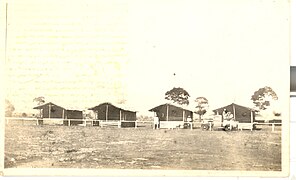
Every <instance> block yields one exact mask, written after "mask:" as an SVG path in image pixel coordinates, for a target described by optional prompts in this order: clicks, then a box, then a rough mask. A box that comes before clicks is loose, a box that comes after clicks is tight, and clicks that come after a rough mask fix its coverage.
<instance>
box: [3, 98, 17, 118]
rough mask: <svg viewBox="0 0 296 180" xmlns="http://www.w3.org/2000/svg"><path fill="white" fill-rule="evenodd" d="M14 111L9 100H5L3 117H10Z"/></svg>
mask: <svg viewBox="0 0 296 180" xmlns="http://www.w3.org/2000/svg"><path fill="white" fill-rule="evenodd" d="M14 110H15V108H14V106H13V104H12V103H11V102H10V101H9V100H7V99H5V116H6V117H11V116H12V113H13V111H14Z"/></svg>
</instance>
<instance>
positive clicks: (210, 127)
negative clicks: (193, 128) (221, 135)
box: [210, 122, 212, 131]
mask: <svg viewBox="0 0 296 180" xmlns="http://www.w3.org/2000/svg"><path fill="white" fill-rule="evenodd" d="M210 131H212V122H210Z"/></svg>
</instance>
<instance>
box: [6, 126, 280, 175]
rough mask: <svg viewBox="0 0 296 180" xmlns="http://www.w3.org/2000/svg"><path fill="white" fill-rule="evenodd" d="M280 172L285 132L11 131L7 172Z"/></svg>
mask: <svg viewBox="0 0 296 180" xmlns="http://www.w3.org/2000/svg"><path fill="white" fill-rule="evenodd" d="M20 167H28V168H31V167H33V168H50V167H53V168H62V167H64V168H116V169H122V168H123V169H184V170H247V171H248V170H252V171H257V170H258V171H259V170H260V171H280V170H281V131H277V132H271V131H270V129H269V130H264V129H263V130H261V131H233V132H225V131H201V130H200V129H194V130H189V129H175V130H164V129H161V130H153V129H151V128H150V127H140V128H137V129H135V128H122V129H118V128H112V127H111V128H108V127H106V128H99V127H79V126H72V127H68V126H49V125H47V126H34V125H27V126H26V125H25V126H23V125H7V126H6V132H5V168H20Z"/></svg>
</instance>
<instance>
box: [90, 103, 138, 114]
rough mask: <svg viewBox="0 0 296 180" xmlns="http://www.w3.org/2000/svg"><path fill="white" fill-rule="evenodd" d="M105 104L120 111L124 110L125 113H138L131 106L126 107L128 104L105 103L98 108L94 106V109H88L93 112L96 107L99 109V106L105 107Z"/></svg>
mask: <svg viewBox="0 0 296 180" xmlns="http://www.w3.org/2000/svg"><path fill="white" fill-rule="evenodd" d="M105 104H108V105H112V106H114V107H116V108H118V109H121V110H124V111H130V112H137V111H136V110H135V109H133V108H132V107H131V106H128V105H126V104H117V103H110V102H104V103H101V104H99V105H97V106H94V107H92V108H88V109H89V110H93V109H95V108H96V107H98V106H103V105H105Z"/></svg>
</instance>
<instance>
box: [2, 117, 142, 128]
mask: <svg viewBox="0 0 296 180" xmlns="http://www.w3.org/2000/svg"><path fill="white" fill-rule="evenodd" d="M5 120H6V124H9V122H10V121H21V122H23V123H24V122H25V121H31V122H34V121H35V122H36V125H39V124H41V123H42V124H43V122H46V121H47V122H55V123H60V124H64V122H67V125H68V126H71V122H82V123H81V124H76V125H78V126H87V124H90V125H91V126H94V122H95V123H96V122H98V123H97V124H98V125H100V126H101V124H102V126H103V125H111V124H116V125H117V126H118V127H119V128H120V127H122V124H125V123H131V122H134V123H135V128H137V121H130V120H124V121H120V120H107V121H106V120H100V119H62V118H19V117H5ZM102 126H101V127H102Z"/></svg>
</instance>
